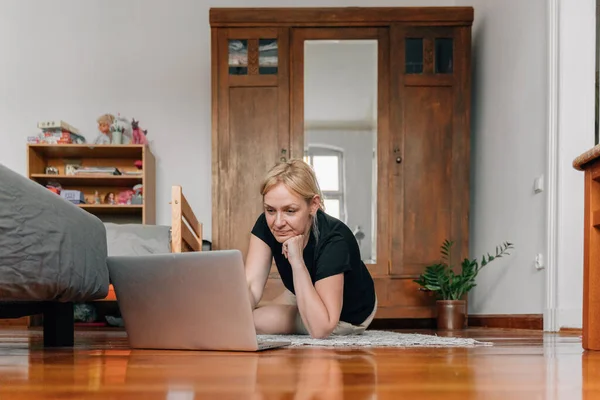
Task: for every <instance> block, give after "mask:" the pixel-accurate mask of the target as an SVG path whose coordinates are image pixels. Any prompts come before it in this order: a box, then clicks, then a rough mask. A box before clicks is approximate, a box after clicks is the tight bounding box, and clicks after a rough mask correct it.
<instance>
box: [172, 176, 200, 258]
mask: <svg viewBox="0 0 600 400" xmlns="http://www.w3.org/2000/svg"><path fill="white" fill-rule="evenodd" d="M171 251H172V252H173V253H181V252H185V251H202V224H201V223H200V222H198V218H197V217H196V215H195V214H194V211H193V210H192V208H191V207H190V204H189V202H188V200H187V199H186V197H185V195H184V194H183V190H182V188H181V186H178V185H175V186H173V187H172V188H171Z"/></svg>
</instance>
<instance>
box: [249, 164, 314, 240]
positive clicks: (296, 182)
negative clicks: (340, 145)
mask: <svg viewBox="0 0 600 400" xmlns="http://www.w3.org/2000/svg"><path fill="white" fill-rule="evenodd" d="M279 183H283V184H284V185H285V186H286V187H287V188H288V190H290V191H292V192H294V193H296V194H297V195H298V196H300V197H302V198H303V199H304V200H306V202H307V203H308V204H310V202H311V201H312V199H313V198H314V197H315V196H319V208H320V209H321V210H325V203H324V202H323V194H322V193H321V188H320V187H319V182H318V181H317V176H316V175H315V172H314V171H313V169H312V167H311V166H310V165H308V164H307V163H306V162H304V161H303V160H300V159H292V160H289V161H286V162H280V163H277V164H276V165H275V166H274V167H273V168H271V170H269V172H267V175H266V176H265V178H264V179H263V181H262V184H261V186H260V194H261V195H262V196H263V197H264V196H265V194H267V193H268V192H269V191H270V190H271V189H272V188H273V187H275V186H276V185H278V184H279ZM311 217H312V229H313V231H314V233H315V237H316V238H317V240H318V238H319V227H318V226H317V216H316V215H311Z"/></svg>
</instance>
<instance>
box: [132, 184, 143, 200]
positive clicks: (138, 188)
mask: <svg viewBox="0 0 600 400" xmlns="http://www.w3.org/2000/svg"><path fill="white" fill-rule="evenodd" d="M131 204H144V185H142V184H141V183H139V184H137V185H135V186H134V187H133V196H132V198H131Z"/></svg>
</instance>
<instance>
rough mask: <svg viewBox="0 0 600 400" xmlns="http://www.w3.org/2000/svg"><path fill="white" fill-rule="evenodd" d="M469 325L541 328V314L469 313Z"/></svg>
mask: <svg viewBox="0 0 600 400" xmlns="http://www.w3.org/2000/svg"><path fill="white" fill-rule="evenodd" d="M469 326H473V327H485V328H507V329H530V330H540V331H541V330H543V329H544V316H543V314H490V315H485V314H480V315H469Z"/></svg>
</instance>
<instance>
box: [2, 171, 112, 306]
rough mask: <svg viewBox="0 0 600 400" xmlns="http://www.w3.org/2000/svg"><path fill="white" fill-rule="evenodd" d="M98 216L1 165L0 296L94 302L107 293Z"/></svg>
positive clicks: (102, 231) (104, 250) (103, 242)
mask: <svg viewBox="0 0 600 400" xmlns="http://www.w3.org/2000/svg"><path fill="white" fill-rule="evenodd" d="M106 257H107V242H106V229H105V227H104V224H103V223H102V221H100V219H98V218H97V217H95V216H93V215H91V214H89V213H87V212H85V211H83V210H82V209H80V208H79V207H77V206H76V205H74V204H71V203H70V202H68V201H67V200H64V199H63V198H61V197H60V196H58V195H56V194H54V193H52V192H50V191H49V190H48V189H46V188H44V187H43V186H41V185H40V184H38V183H35V182H33V181H31V180H29V179H27V178H26V177H24V176H22V175H20V174H17V173H16V172H14V171H12V170H10V169H8V168H6V167H5V166H3V165H1V164H0V301H14V300H16V301H23V300H25V301H75V302H77V301H90V300H96V299H102V298H104V297H106V295H107V294H108V282H109V281H108V268H107V266H106Z"/></svg>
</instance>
